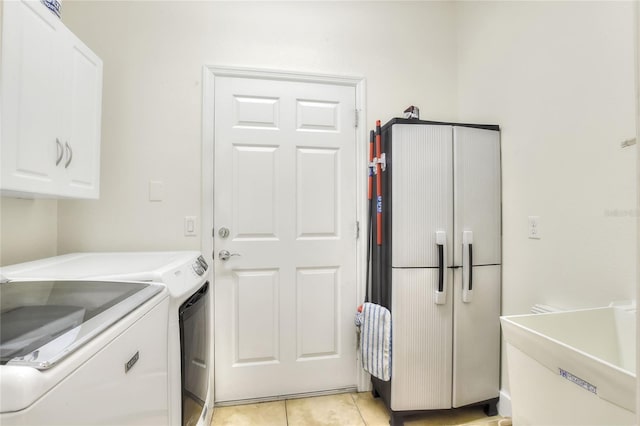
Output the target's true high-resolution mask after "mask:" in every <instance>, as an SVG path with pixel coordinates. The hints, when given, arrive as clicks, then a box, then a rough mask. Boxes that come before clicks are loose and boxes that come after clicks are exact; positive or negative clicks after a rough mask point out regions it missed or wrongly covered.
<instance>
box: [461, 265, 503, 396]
mask: <svg viewBox="0 0 640 426" xmlns="http://www.w3.org/2000/svg"><path fill="white" fill-rule="evenodd" d="M453 282H454V284H453V407H462V406H464V405H467V404H471V403H474V402H478V401H486V400H488V399H491V398H497V397H498V396H499V389H500V266H497V265H496V266H475V267H474V268H473V299H471V301H470V302H463V300H462V271H461V270H460V269H456V270H455V272H454V280H453Z"/></svg>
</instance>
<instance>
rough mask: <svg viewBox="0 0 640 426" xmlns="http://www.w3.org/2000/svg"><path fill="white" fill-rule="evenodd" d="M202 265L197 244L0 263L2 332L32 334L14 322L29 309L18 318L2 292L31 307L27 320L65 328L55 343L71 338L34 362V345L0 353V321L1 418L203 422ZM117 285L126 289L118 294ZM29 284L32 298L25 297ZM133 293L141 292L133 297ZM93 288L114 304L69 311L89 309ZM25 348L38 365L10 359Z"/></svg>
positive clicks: (209, 400)
mask: <svg viewBox="0 0 640 426" xmlns="http://www.w3.org/2000/svg"><path fill="white" fill-rule="evenodd" d="M207 269H208V265H207V263H206V262H205V261H204V258H203V257H202V256H201V255H200V253H199V252H196V251H182V252H125V253H75V254H68V255H63V256H56V257H52V258H48V259H42V260H38V261H34V262H27V263H22V264H18V265H12V266H9V267H5V268H0V275H2V278H3V280H8V281H9V282H7V283H3V284H2V285H1V287H0V289H1V290H2V291H3V294H2V310H1V312H2V313H1V315H2V317H0V324H2V326H3V327H4V324H5V317H6V318H8V319H9V320H11V321H13V322H14V323H15V324H20V326H18V325H16V327H15V330H11V332H12V333H13V334H17V335H19V334H20V333H22V335H25V334H26V337H24V336H23V340H28V339H29V338H31V336H32V334H33V330H31V329H30V328H29V327H27V329H26V330H24V329H25V327H24V326H22V325H23V324H24V323H25V322H24V317H29V316H30V315H31V314H33V312H23V313H22V316H19V315H18V314H19V312H18V313H16V312H15V309H14V310H12V309H11V306H10V305H11V304H10V303H9V304H7V306H6V309H5V300H10V301H13V302H11V303H13V304H14V305H17V306H18V305H19V306H18V307H25V306H28V307H29V309H31V310H34V309H35V311H36V316H38V317H39V318H40V319H39V320H38V324H36V325H35V326H33V327H31V328H34V327H35V328H36V329H37V330H39V331H40V332H41V334H47V333H49V334H51V333H50V330H54V332H55V331H56V330H57V332H58V333H60V331H59V329H64V330H66V331H65V333H63V334H62V335H58V337H56V338H55V339H54V340H53V342H56V344H55V345H54V346H56V347H58V346H60V345H59V344H60V342H62V341H71V342H72V343H71V345H70V346H69V347H67V348H65V349H62V350H61V351H59V352H58V353H57V354H55V355H52V360H51V361H48V362H44V363H42V362H41V361H42V360H43V359H44V358H43V349H42V348H40V347H38V348H36V349H33V344H32V345H31V346H29V347H28V348H29V349H32V351H31V352H29V353H28V354H20V356H18V357H16V356H14V357H12V358H9V356H10V355H11V354H10V353H9V352H7V356H6V357H5V354H4V352H5V350H4V345H5V343H6V342H5V340H6V339H5V335H6V336H11V334H10V333H9V334H5V333H4V328H3V332H2V333H0V340H2V343H1V345H2V348H3V353H2V356H3V357H2V365H0V424H2V425H3V426H4V425H11V424H61V425H62V424H64V425H72V424H77V425H87V424H104V425H107V424H109V425H114V424H118V425H125V424H126V425H134V424H135V425H143V424H144V425H170V426H181V425H184V426H186V425H189V426H191V425H200V426H204V425H208V424H209V423H210V421H211V416H212V411H213V410H212V409H211V408H212V407H213V386H212V383H213V378H212V368H210V366H212V365H213V363H212V357H213V355H212V354H213V352H212V350H211V348H210V346H211V336H212V315H211V312H210V309H211V306H212V305H211V300H210V298H211V292H209V281H208V277H209V276H210V272H207ZM35 283H44V285H42V284H35ZM47 285H48V286H49V287H51V289H50V290H49V287H47ZM139 287H140V288H141V290H138V291H137V292H135V293H132V294H131V295H129V293H131V292H133V291H134V289H138V288H139ZM62 289H64V291H63V290H62ZM117 289H120V291H121V292H123V293H125V295H128V296H126V297H125V296H122V295H121V296H117ZM34 292H35V293H37V294H39V295H40V299H38V298H36V299H33V297H32V296H31V294H32V293H34ZM47 292H48V293H47ZM23 293H24V295H23V296H19V295H20V294H23ZM87 293H88V294H87ZM138 293H141V294H143V295H149V296H148V297H147V299H145V300H142V301H140V299H142V296H141V295H138ZM151 293H153V294H151ZM97 295H102V296H103V298H104V297H105V296H104V295H112V296H113V295H115V296H113V297H114V298H115V299H116V300H117V303H114V302H108V301H107V302H105V303H106V305H109V303H110V304H111V305H109V306H107V308H105V309H103V312H102V311H101V313H99V315H97V316H95V317H90V318H88V320H87V319H85V317H88V315H87V314H86V312H87V311H86V310H85V313H84V314H83V313H82V312H77V311H74V309H73V307H77V306H81V305H82V303H81V301H84V302H85V303H87V304H88V305H90V306H91V309H95V308H94V307H93V305H95V304H96V302H95V301H94V299H96V298H99V297H98V296H97ZM118 297H120V298H121V299H122V300H120V299H118ZM130 299H131V300H130ZM63 300H68V302H67V303H66V304H64V305H63V304H62V302H61V301H63ZM7 303H8V302H7ZM47 306H49V307H47ZM51 306H52V307H51ZM60 306H67V307H66V308H65V307H60ZM69 306H70V307H69ZM35 307H40V308H35ZM114 309H115V311H114ZM11 312H14V313H13V314H11ZM7 315H8V316H7ZM11 315H13V317H11ZM81 318H82V319H81ZM96 318H98V319H96ZM74 321H75V322H74ZM83 321H84V322H83ZM78 323H79V324H78ZM7 324H8V323H7ZM38 327H39V328H38ZM65 327H66V328H65ZM85 330H86V332H85ZM30 333H31V334H30ZM78 336H79V337H80V339H78V338H77V337H78ZM12 345H13V346H16V345H15V344H12ZM47 345H51V343H48V344H47ZM13 346H11V347H13ZM45 346H46V345H45ZM7 347H8V348H9V346H7ZM143 347H144V349H142V348H143ZM138 348H140V349H138ZM46 349H47V351H48V350H49V346H47V348H46ZM134 349H135V350H134ZM25 350H26V349H25ZM7 351H8V349H7ZM47 351H45V353H47V354H48V353H49V352H47ZM50 352H55V351H53V350H51V351H50ZM34 353H35V354H36V355H37V356H36V358H37V360H36V361H38V362H40V363H39V364H38V363H35V364H34V363H33V362H31V363H26V362H23V361H22V360H21V359H17V358H24V359H25V360H29V359H31V361H34V360H33V359H32V358H33V357H34ZM5 358H7V359H6V360H5ZM125 358H126V359H125ZM136 370H137V371H136Z"/></svg>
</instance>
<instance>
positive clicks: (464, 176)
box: [453, 126, 502, 266]
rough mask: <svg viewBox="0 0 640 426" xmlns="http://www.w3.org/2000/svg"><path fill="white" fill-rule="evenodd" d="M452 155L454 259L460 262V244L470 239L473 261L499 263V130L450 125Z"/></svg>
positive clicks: (500, 234)
mask: <svg viewBox="0 0 640 426" xmlns="http://www.w3.org/2000/svg"><path fill="white" fill-rule="evenodd" d="M453 158H454V161H453V163H454V165H453V167H454V212H455V219H454V221H455V225H454V226H455V230H456V231H455V232H456V234H455V238H454V262H455V264H456V266H460V265H462V255H463V245H465V247H468V246H467V245H466V244H468V243H471V244H472V252H473V254H472V263H473V265H496V264H500V263H501V247H500V241H501V237H502V231H501V223H502V218H501V178H500V132H498V131H494V130H484V129H476V128H470V127H458V126H456V127H454V128H453ZM465 232H466V233H467V234H466V238H465V237H464V235H465Z"/></svg>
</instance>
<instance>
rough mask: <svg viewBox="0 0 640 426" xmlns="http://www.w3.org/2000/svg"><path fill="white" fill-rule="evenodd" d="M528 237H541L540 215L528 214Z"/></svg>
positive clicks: (537, 238) (536, 238) (535, 238)
mask: <svg viewBox="0 0 640 426" xmlns="http://www.w3.org/2000/svg"><path fill="white" fill-rule="evenodd" d="M529 238H532V239H534V240H539V239H540V238H542V232H541V229H540V216H529Z"/></svg>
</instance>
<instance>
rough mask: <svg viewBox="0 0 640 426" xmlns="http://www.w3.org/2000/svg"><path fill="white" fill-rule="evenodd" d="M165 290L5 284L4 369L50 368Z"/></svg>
mask: <svg viewBox="0 0 640 426" xmlns="http://www.w3.org/2000/svg"><path fill="white" fill-rule="evenodd" d="M162 289H163V286H161V285H158V284H153V283H142V282H115V281H72V280H67V281H15V282H12V281H9V282H5V283H2V284H1V285H0V363H1V364H2V365H5V364H6V365H17V366H29V367H34V368H37V369H39V370H44V369H47V368H50V367H52V366H53V365H54V364H55V363H56V362H58V361H59V360H61V359H62V358H64V357H65V356H67V355H69V354H71V353H72V352H73V351H75V350H76V349H78V348H79V347H80V346H82V345H83V344H85V343H87V342H88V341H89V340H91V339H93V338H94V337H95V336H97V335H98V334H100V333H101V332H102V331H104V330H105V329H106V328H107V327H109V326H110V325H112V324H114V323H116V322H117V321H118V320H120V319H121V318H123V317H124V316H125V315H127V314H128V313H130V312H131V311H133V310H134V309H136V308H137V307H138V306H140V305H142V304H143V303H144V302H146V301H147V300H149V299H150V298H151V297H153V296H154V295H156V294H157V293H159V292H160V291H162Z"/></svg>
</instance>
